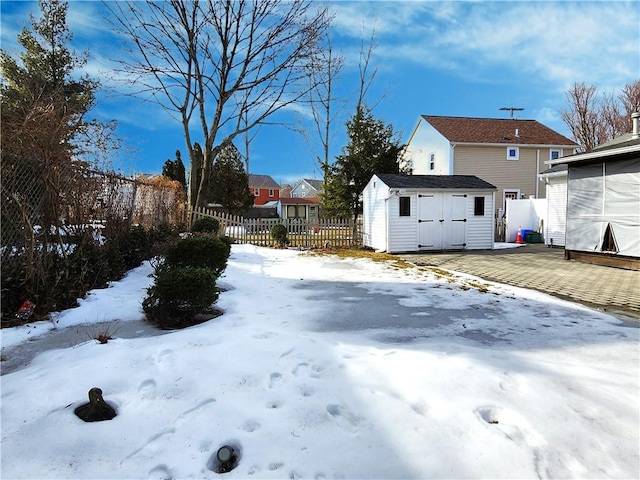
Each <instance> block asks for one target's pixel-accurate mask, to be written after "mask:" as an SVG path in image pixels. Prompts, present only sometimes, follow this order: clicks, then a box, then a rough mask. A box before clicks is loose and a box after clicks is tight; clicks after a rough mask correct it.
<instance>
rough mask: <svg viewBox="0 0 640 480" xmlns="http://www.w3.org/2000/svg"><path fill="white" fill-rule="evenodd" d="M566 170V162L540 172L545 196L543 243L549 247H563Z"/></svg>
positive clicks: (565, 210)
mask: <svg viewBox="0 0 640 480" xmlns="http://www.w3.org/2000/svg"><path fill="white" fill-rule="evenodd" d="M567 172H568V168H567V165H566V164H559V165H554V166H553V167H551V168H549V169H548V170H545V171H544V172H542V173H541V174H540V180H542V181H543V182H544V184H545V189H546V196H547V208H546V210H547V211H546V223H545V225H544V231H543V232H542V233H543V237H544V243H545V244H546V245H548V246H549V247H564V237H565V233H566V227H567Z"/></svg>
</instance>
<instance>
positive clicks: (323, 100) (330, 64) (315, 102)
mask: <svg viewBox="0 0 640 480" xmlns="http://www.w3.org/2000/svg"><path fill="white" fill-rule="evenodd" d="M325 44H326V49H325V50H323V51H321V52H319V59H318V61H316V62H314V68H312V69H310V71H309V82H310V84H311V89H310V90H309V103H310V105H311V114H312V115H313V130H314V133H315V137H316V138H317V140H318V141H319V144H320V145H319V146H320V149H319V150H320V151H319V152H318V151H317V150H316V151H315V152H314V155H315V157H316V162H317V163H318V166H319V167H320V169H321V170H322V179H323V181H324V182H326V181H327V180H328V177H329V167H330V164H331V162H330V157H329V147H330V145H331V141H332V139H333V136H334V132H333V131H332V126H333V124H334V122H335V120H336V118H337V115H338V114H339V113H340V108H338V109H337V111H336V104H337V103H338V100H337V98H336V96H335V86H336V85H335V83H336V80H337V79H338V76H339V74H340V71H341V70H342V67H343V66H344V57H343V56H342V55H341V54H337V53H336V52H334V50H333V46H332V45H331V40H330V38H329V37H328V35H327V39H326V41H325ZM316 65H317V66H316ZM338 107H339V105H338ZM301 133H302V134H303V136H304V137H305V139H306V140H307V142H309V143H310V144H311V143H313V142H312V141H311V135H310V134H309V132H308V131H307V129H301Z"/></svg>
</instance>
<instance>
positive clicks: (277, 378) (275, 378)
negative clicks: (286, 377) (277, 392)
mask: <svg viewBox="0 0 640 480" xmlns="http://www.w3.org/2000/svg"><path fill="white" fill-rule="evenodd" d="M282 381H283V380H282V374H281V373H280V372H273V373H272V374H271V375H270V376H269V388H274V387H277V386H278V385H281V384H282Z"/></svg>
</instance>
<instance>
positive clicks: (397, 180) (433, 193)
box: [362, 173, 496, 253]
mask: <svg viewBox="0 0 640 480" xmlns="http://www.w3.org/2000/svg"><path fill="white" fill-rule="evenodd" d="M495 191H496V188H495V187H494V186H493V185H491V184H490V183H488V182H485V181H484V180H481V179H480V178H478V177H476V176H473V175H396V174H382V173H381V174H377V175H373V177H371V180H369V183H368V184H367V186H366V187H365V189H364V191H363V192H362V197H363V221H362V229H363V242H364V245H365V246H367V247H371V248H373V249H375V250H380V251H385V252H388V253H398V252H416V251H421V250H474V249H493V238H494V225H495V224H494V219H493V211H494V208H495V205H494V204H495Z"/></svg>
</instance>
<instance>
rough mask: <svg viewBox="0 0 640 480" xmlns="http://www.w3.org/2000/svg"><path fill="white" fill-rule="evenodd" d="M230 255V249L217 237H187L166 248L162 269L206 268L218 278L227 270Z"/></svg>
mask: <svg viewBox="0 0 640 480" xmlns="http://www.w3.org/2000/svg"><path fill="white" fill-rule="evenodd" d="M230 253H231V247H230V246H229V245H228V244H227V243H225V242H224V241H222V240H220V239H219V238H218V237H211V236H194V237H189V238H185V239H183V240H180V241H179V242H177V243H175V244H173V245H170V246H169V247H168V248H167V250H166V252H165V262H164V265H163V269H173V268H182V267H199V268H207V269H209V270H211V271H212V272H213V273H214V274H215V276H216V277H219V276H220V275H221V274H222V272H223V271H224V269H225V268H227V260H228V258H229V254H230Z"/></svg>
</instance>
